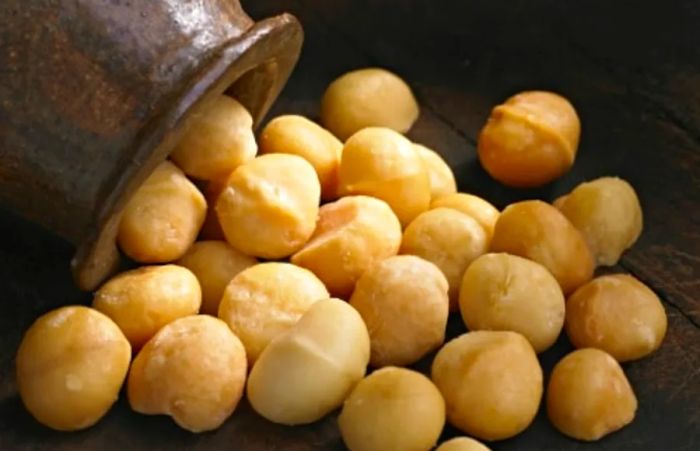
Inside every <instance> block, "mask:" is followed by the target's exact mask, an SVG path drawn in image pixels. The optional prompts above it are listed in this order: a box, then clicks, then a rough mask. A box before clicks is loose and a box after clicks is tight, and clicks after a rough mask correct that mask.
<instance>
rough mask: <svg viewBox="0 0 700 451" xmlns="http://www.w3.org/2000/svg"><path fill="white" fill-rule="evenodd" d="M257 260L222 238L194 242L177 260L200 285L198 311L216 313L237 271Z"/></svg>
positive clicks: (253, 263)
mask: <svg viewBox="0 0 700 451" xmlns="http://www.w3.org/2000/svg"><path fill="white" fill-rule="evenodd" d="M257 262H258V261H257V260H256V259H255V258H253V257H249V256H247V255H245V254H243V253H241V252H239V251H237V250H236V249H234V248H233V247H231V245H230V244H228V243H227V242H225V241H197V242H196V243H194V244H193V245H192V247H191V248H190V249H189V250H188V251H187V253H186V254H185V255H184V256H183V257H182V258H181V259H180V260H178V262H177V263H178V265H181V266H184V267H185V268H187V269H189V270H190V271H192V273H194V275H195V276H197V280H198V281H199V285H200V286H201V288H202V307H201V309H200V311H201V312H202V313H206V314H207V315H213V316H216V315H217V314H218V312H219V303H220V302H221V297H222V296H223V295H224V290H225V289H226V286H227V285H228V284H229V282H231V280H232V279H233V278H234V277H235V276H236V274H238V273H239V272H241V271H243V270H244V269H246V268H249V267H251V266H253V265H255V264H256V263H257Z"/></svg>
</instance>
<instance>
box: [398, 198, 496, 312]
mask: <svg viewBox="0 0 700 451" xmlns="http://www.w3.org/2000/svg"><path fill="white" fill-rule="evenodd" d="M487 250H488V242H487V238H486V233H485V232H484V229H483V228H482V227H481V225H479V223H478V222H477V221H476V220H474V219H473V218H472V217H471V216H467V215H465V214H464V213H462V212H460V211H457V210H453V209H451V208H436V209H434V210H428V211H426V212H423V213H421V214H420V215H418V216H417V217H416V219H414V220H413V221H411V223H410V224H409V225H408V227H406V230H404V233H403V239H402V241H401V253H402V254H410V255H417V256H418V257H421V258H424V259H425V260H428V261H429V262H431V263H433V264H435V265H436V266H437V267H438V268H440V270H441V271H442V273H443V274H444V275H445V277H446V278H447V282H448V284H449V286H450V289H449V297H450V310H457V309H458V308H459V303H458V299H459V287H460V284H461V282H462V275H463V274H464V271H466V269H467V267H468V266H469V264H470V263H471V262H472V261H473V260H474V259H475V258H477V257H479V256H480V255H482V254H484V253H485V252H486V251H487Z"/></svg>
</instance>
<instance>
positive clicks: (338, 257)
mask: <svg viewBox="0 0 700 451" xmlns="http://www.w3.org/2000/svg"><path fill="white" fill-rule="evenodd" d="M400 245H401V224H400V223H399V220H398V218H397V217H396V215H395V214H394V212H393V211H391V208H389V205H387V204H386V202H384V201H381V200H379V199H375V198H373V197H368V196H348V197H344V198H342V199H340V200H338V201H336V202H333V203H330V204H326V205H324V206H322V207H321V209H320V210H319V215H318V223H317V225H316V230H315V231H314V235H313V236H312V237H311V240H309V242H308V243H307V244H306V246H304V248H303V249H301V250H300V251H299V252H297V253H296V254H294V255H293V256H292V259H291V260H292V263H294V264H295V265H299V266H302V267H304V268H308V269H309V270H311V271H312V272H313V273H314V274H316V276H318V278H319V279H321V280H322V281H323V283H324V284H325V285H326V287H328V290H329V291H330V292H331V294H333V296H338V297H341V298H343V299H347V298H348V297H349V296H350V295H351V294H352V290H353V289H354V288H355V283H356V282H357V279H359V278H360V276H361V275H362V274H363V273H364V272H365V271H366V270H367V268H369V267H371V266H372V265H374V264H375V263H376V262H378V261H380V260H383V259H385V258H387V257H391V256H392V255H396V253H397V252H398V251H399V246H400Z"/></svg>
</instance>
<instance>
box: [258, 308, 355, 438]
mask: <svg viewBox="0 0 700 451" xmlns="http://www.w3.org/2000/svg"><path fill="white" fill-rule="evenodd" d="M368 362H369V334H368V332H367V327H366V326H365V323H364V322H363V321H362V317H360V315H359V314H358V313H357V311H356V310H355V309H354V308H352V307H351V306H350V305H348V303H347V302H345V301H342V300H340V299H327V300H322V301H319V302H316V303H315V304H314V305H312V306H311V307H310V308H309V310H308V311H307V312H306V313H304V315H303V316H302V317H301V319H300V320H299V322H298V323H296V325H294V326H293V327H292V328H291V329H289V330H288V331H287V332H286V333H284V334H282V335H280V336H279V337H277V338H275V339H274V340H272V342H271V343H270V344H269V345H268V346H267V347H266V348H265V350H264V351H263V352H262V354H260V357H259V358H258V360H257V361H256V362H255V366H253V370H252V371H251V372H250V377H249V378H248V388H247V394H248V401H250V404H251V405H252V406H253V409H255V411H256V412H258V413H259V414H260V415H262V416H263V417H265V418H267V419H268V420H270V421H273V422H275V423H282V424H287V425H295V424H307V423H312V422H314V421H316V420H319V419H321V418H322V417H324V416H325V415H327V414H328V413H330V412H331V411H332V410H334V409H336V408H338V407H340V406H341V405H342V404H343V401H344V400H345V398H347V396H348V395H349V394H350V391H351V390H352V389H353V388H354V386H355V384H357V382H359V381H360V380H361V379H362V378H363V377H364V375H365V371H366V368H367V363H368Z"/></svg>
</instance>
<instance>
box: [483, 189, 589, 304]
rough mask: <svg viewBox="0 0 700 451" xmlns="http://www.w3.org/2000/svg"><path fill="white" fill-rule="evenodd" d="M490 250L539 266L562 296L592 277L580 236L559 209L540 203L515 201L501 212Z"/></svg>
mask: <svg viewBox="0 0 700 451" xmlns="http://www.w3.org/2000/svg"><path fill="white" fill-rule="evenodd" d="M491 250H492V251H493V252H507V253H509V254H513V255H518V256H520V257H525V258H527V259H530V260H533V261H536V262H537V263H539V264H541V265H542V266H544V267H545V268H547V269H548V270H549V272H551V273H552V274H553V275H554V277H555V278H556V279H557V282H559V286H560V287H561V289H562V291H563V292H564V294H565V295H566V294H569V293H571V292H573V291H574V290H575V289H576V288H578V287H580V286H581V285H583V284H584V283H586V282H588V281H589V280H591V278H592V277H593V269H594V263H593V257H592V256H591V252H590V250H589V249H588V246H586V242H585V241H584V239H583V236H582V235H581V233H580V232H579V231H578V230H577V229H576V228H575V227H574V226H573V225H572V224H571V223H570V222H569V220H568V219H566V217H565V216H564V215H562V214H561V213H560V212H559V210H557V209H556V208H554V207H553V206H551V205H549V204H547V203H544V202H542V201H539V200H528V201H523V202H517V203H514V204H511V205H509V206H508V207H506V209H505V210H503V212H502V213H501V215H500V216H499V218H498V221H497V222H496V228H495V230H494V234H493V239H492V241H491Z"/></svg>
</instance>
